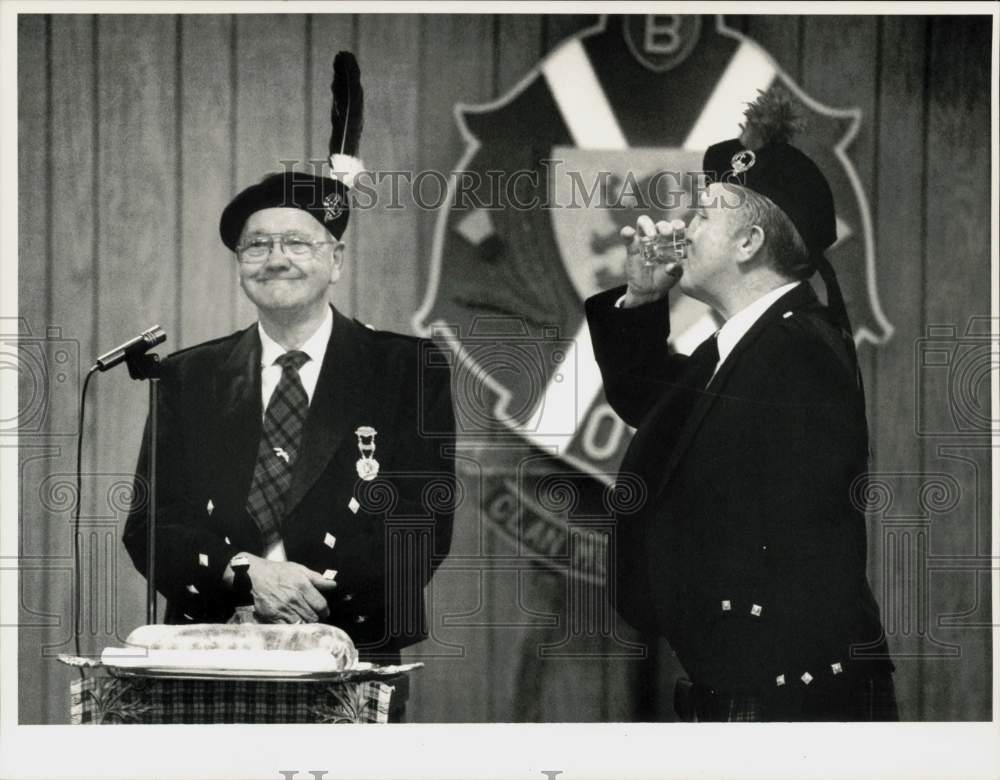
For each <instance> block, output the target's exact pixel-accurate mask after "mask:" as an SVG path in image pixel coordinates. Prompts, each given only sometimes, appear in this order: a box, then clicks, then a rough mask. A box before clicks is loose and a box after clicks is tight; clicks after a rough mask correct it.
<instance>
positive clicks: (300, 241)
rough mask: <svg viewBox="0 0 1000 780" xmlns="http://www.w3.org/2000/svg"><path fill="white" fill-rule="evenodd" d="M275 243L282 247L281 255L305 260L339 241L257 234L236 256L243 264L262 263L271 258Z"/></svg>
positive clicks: (238, 250)
mask: <svg viewBox="0 0 1000 780" xmlns="http://www.w3.org/2000/svg"><path fill="white" fill-rule="evenodd" d="M275 241H277V243H278V245H279V246H280V247H281V253H282V254H283V255H284V256H285V257H287V258H289V259H290V260H305V259H307V258H310V257H313V256H314V255H315V254H316V249H317V248H318V247H320V246H322V245H323V244H336V243H338V242H337V241H313V240H311V239H308V238H303V237H302V236H300V235H298V234H296V233H257V234H255V235H253V236H250V238H249V239H248V240H246V241H245V242H243V243H242V244H239V245H238V246H237V247H236V256H237V257H238V258H239V259H240V262H241V263H248V264H254V263H262V262H264V261H265V260H266V259H267V258H268V257H270V256H271V250H272V249H273V248H274V244H275Z"/></svg>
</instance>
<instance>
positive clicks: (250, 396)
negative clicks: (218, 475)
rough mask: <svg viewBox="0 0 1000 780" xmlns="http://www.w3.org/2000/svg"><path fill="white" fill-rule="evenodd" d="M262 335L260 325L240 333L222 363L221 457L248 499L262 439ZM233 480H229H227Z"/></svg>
mask: <svg viewBox="0 0 1000 780" xmlns="http://www.w3.org/2000/svg"><path fill="white" fill-rule="evenodd" d="M260 353H261V347H260V335H259V334H258V332H257V326H256V325H253V326H251V327H249V328H247V329H246V330H245V331H243V333H242V334H241V335H240V337H239V339H238V340H237V342H236V346H235V347H234V348H233V351H232V352H230V353H229V357H228V358H226V360H225V362H224V363H223V365H222V366H221V370H220V371H219V374H218V380H217V385H216V398H217V399H218V402H219V404H220V406H221V413H220V415H219V419H220V429H219V448H220V452H219V459H218V462H219V463H220V464H225V466H226V473H227V474H231V475H232V477H231V479H232V482H231V483H230V484H231V485H232V486H233V488H234V490H235V491H236V493H235V495H236V496H237V497H240V496H241V497H242V500H243V501H244V502H245V501H246V495H247V492H248V491H249V490H250V481H251V480H252V479H253V470H254V465H255V464H256V461H257V447H258V445H259V443H260V431H261V417H262V415H263V411H262V409H261V399H260ZM226 481H227V482H229V480H228V479H227V480H226Z"/></svg>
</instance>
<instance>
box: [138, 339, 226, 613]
mask: <svg viewBox="0 0 1000 780" xmlns="http://www.w3.org/2000/svg"><path fill="white" fill-rule="evenodd" d="M159 387H160V391H159V405H158V415H157V428H158V436H157V439H158V441H157V442H156V443H155V446H156V447H157V450H156V452H157V458H156V463H157V495H156V526H155V530H156V545H155V556H156V557H155V561H154V579H155V583H156V589H157V590H158V591H159V592H160V593H162V594H163V595H164V596H165V597H166V598H167V599H169V600H171V601H173V602H177V603H184V602H191V603H193V604H206V603H211V602H212V601H213V600H215V599H217V598H223V597H225V595H226V594H227V593H228V590H227V589H226V587H225V585H224V583H223V580H222V575H223V572H224V570H225V568H226V566H227V565H228V563H229V559H230V558H231V557H232V555H233V551H232V548H231V547H229V546H228V545H226V544H225V542H224V541H223V540H222V539H221V538H219V537H218V536H217V535H216V534H214V533H213V532H211V531H209V530H208V529H207V528H205V527H204V515H205V507H200V508H198V507H196V506H194V502H193V501H192V498H191V495H190V492H191V491H190V490H189V489H188V488H189V486H188V485H186V484H185V482H186V477H185V464H186V463H190V462H191V461H190V458H191V457H192V455H194V454H195V453H190V452H187V448H186V446H185V443H184V442H185V436H184V435H183V432H184V426H185V425H188V424H191V423H190V421H188V420H186V419H185V418H184V415H183V413H182V410H183V409H184V406H185V405H184V402H183V398H184V383H183V380H182V375H181V373H180V372H179V371H178V370H177V367H176V364H174V363H173V362H172V361H171V360H170V359H169V358H167V359H166V360H165V361H164V364H163V372H162V378H161V380H160V385H159ZM149 431H150V423H149V420H148V419H147V421H146V426H145V430H144V433H143V443H142V448H141V450H140V452H139V459H138V464H137V465H136V473H135V479H134V489H133V500H132V506H131V509H130V511H129V516H128V519H127V520H126V522H125V530H124V533H123V542H124V544H125V549H126V550H127V551H128V554H129V556H130V557H131V559H132V562H133V564H134V565H135V567H136V569H137V570H138V571H139V572H140V573H141V574H142V575H143V576H144V577H148V573H149V563H148V556H147V533H148V529H149V523H148V516H149V501H150V480H149V473H150V472H149V463H150V447H151V446H153V445H152V443H151V442H150V441H149ZM192 597H198V598H195V599H192Z"/></svg>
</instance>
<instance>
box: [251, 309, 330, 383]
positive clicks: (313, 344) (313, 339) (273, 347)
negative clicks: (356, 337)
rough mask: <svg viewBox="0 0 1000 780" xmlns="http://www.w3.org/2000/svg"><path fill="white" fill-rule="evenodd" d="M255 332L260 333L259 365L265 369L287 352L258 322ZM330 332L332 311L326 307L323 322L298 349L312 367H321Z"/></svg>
mask: <svg viewBox="0 0 1000 780" xmlns="http://www.w3.org/2000/svg"><path fill="white" fill-rule="evenodd" d="M257 331H258V332H259V333H260V365H261V368H267V367H268V366H270V365H272V364H273V363H274V361H275V360H277V359H278V358H279V357H280V356H281V355H283V354H285V352H287V351H288V350H286V349H285V348H284V347H283V346H281V344H279V343H278V342H277V341H275V340H274V339H272V338H271V337H270V336H268V335H267V332H266V331H265V330H264V326H263V325H261V324H260V323H259V322H258V323H257ZM332 332H333V310H332V309H331V308H330V307H329V306H327V307H326V316H325V317H324V318H323V322H322V323H320V326H319V327H318V328H316V331H315V332H314V333H313V334H312V335H311V336H310V337H309V338H308V339H306V341H305V343H304V344H303V345H302V346H301V347H299V349H300V350H301V351H302V352H305V353H306V354H307V355H308V356H309V358H310V362H311V363H313V365H315V366H317V367H318V366H321V365H323V358H324V356H325V355H326V345H327V344H328V343H329V341H330V334H331V333H332Z"/></svg>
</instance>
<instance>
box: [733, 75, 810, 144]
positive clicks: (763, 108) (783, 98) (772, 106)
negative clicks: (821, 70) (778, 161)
mask: <svg viewBox="0 0 1000 780" xmlns="http://www.w3.org/2000/svg"><path fill="white" fill-rule="evenodd" d="M757 92H758V95H759V96H758V98H757V99H756V100H755V101H754V102H753V103H750V104H749V105H748V106H747V110H746V111H745V112H744V113H743V116H744V117H745V118H746V121H745V122H744V123H743V124H741V125H740V131H741V132H740V141H742V142H743V145H744V146H745V147H746V148H747V149H754V150H756V149H759V148H760V147H762V146H763V145H764V144H768V143H772V144H775V143H783V144H787V143H791V142H792V139H793V138H794V137H795V136H796V135H797V134H798V133H800V132H802V130H803V129H804V127H805V122H804V121H803V119H802V118H801V117H800V116H799V115H798V114H796V112H795V106H794V104H793V103H792V96H791V95H790V94H789V93H788V90H787V89H785V88H784V87H782V86H780V85H775V86H773V87H771V88H770V89H769V90H768V91H767V92H764V91H763V90H757Z"/></svg>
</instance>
